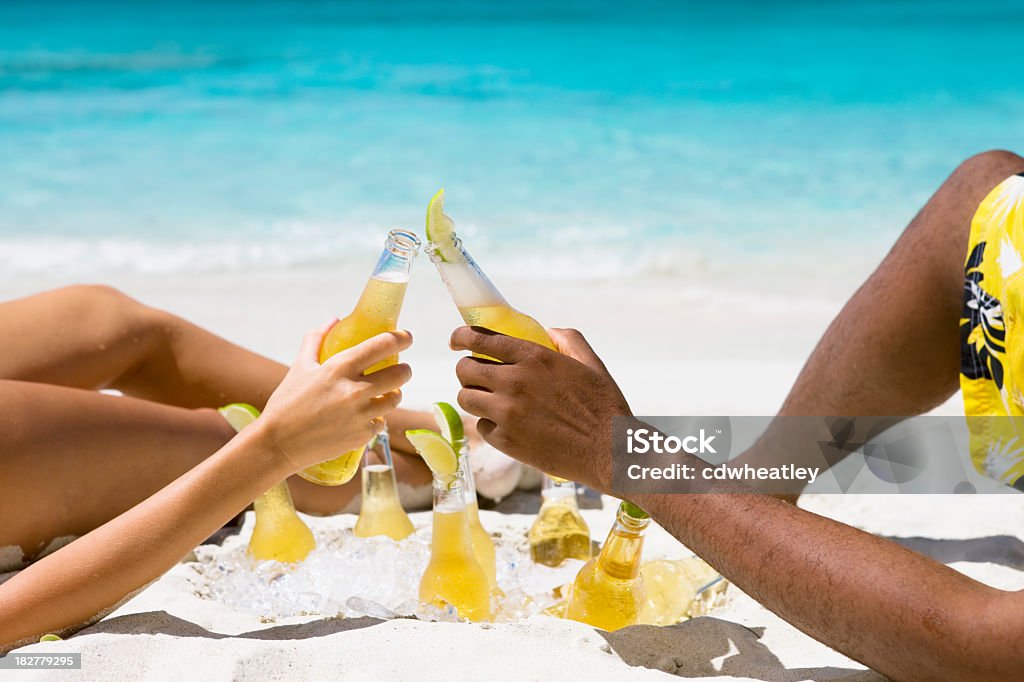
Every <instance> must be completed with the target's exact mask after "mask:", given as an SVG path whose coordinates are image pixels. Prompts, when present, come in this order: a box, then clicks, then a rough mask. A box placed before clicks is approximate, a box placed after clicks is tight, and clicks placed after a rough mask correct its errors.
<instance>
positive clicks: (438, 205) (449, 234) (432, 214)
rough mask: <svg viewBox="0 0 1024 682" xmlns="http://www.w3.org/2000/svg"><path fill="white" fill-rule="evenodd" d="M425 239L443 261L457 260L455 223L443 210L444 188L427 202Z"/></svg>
mask: <svg viewBox="0 0 1024 682" xmlns="http://www.w3.org/2000/svg"><path fill="white" fill-rule="evenodd" d="M427 241H428V242H430V248H431V250H432V251H433V253H434V254H436V255H437V257H438V258H440V259H441V260H442V261H443V262H445V263H451V262H453V261H458V260H459V250H458V249H457V248H455V243H454V242H455V223H454V222H452V219H451V218H449V217H448V216H447V215H445V212H444V189H439V190H437V194H435V195H434V197H433V198H432V199H431V200H430V203H429V204H427Z"/></svg>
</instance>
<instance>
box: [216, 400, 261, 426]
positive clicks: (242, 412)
mask: <svg viewBox="0 0 1024 682" xmlns="http://www.w3.org/2000/svg"><path fill="white" fill-rule="evenodd" d="M217 411H218V412H220V416H222V417H224V419H225V420H227V422H228V424H231V426H232V427H233V428H234V429H235V431H241V430H242V429H244V428H245V427H246V426H248V425H249V424H252V423H253V422H254V421H256V420H257V419H259V416H260V411H259V410H257V409H256V408H255V407H253V406H252V405H250V404H248V403H231V404H230V405H225V406H224V407H222V408H220V409H218V410H217Z"/></svg>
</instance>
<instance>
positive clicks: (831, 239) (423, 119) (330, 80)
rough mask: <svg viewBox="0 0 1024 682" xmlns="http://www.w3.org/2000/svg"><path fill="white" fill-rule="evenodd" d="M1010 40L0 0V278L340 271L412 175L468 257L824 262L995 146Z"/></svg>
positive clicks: (858, 11)
mask: <svg viewBox="0 0 1024 682" xmlns="http://www.w3.org/2000/svg"><path fill="white" fill-rule="evenodd" d="M1022 34H1024V3H1020V2H1012V1H1000V0H995V1H990V2H986V3H974V2H935V3H927V2H856V3H814V2H796V1H791V2H720V3H705V2H651V1H649V0H635V1H634V2H629V3H621V2H573V1H571V0H562V1H560V2H557V3H555V2H537V1H534V0H524V1H520V2H515V3H512V2H508V3H505V2H488V1H484V0H477V1H473V0H461V1H459V0H454V1H452V0H449V1H446V2H425V1H419V2H414V1H412V0H404V1H392V2H370V1H367V2H326V1H324V2H271V1H260V0H254V1H251V2H218V1H209V0H207V1H203V2H198V1H197V2H174V3H170V2H168V3H163V2H145V3H144V2H93V3H86V2H77V1H74V2H73V1H70V0H67V1H65V2H51V1H47V0H39V1H36V2H25V3H9V2H8V3H0V273H2V274H5V275H11V274H17V273H20V272H26V271H37V272H57V271H59V272H62V273H66V272H69V271H70V272H77V271H81V272H83V273H95V272H103V271H105V270H111V269H113V270H121V269H130V270H140V271H143V272H151V271H177V270H194V269H199V270H204V269H222V268H228V269H232V268H235V269H241V268H254V267H266V266H272V267H304V266H308V265H316V264H324V263H333V262H338V261H345V260H346V259H352V258H361V259H364V260H365V259H366V258H367V254H368V253H370V252H371V251H374V250H375V249H376V248H378V246H379V243H380V241H381V235H382V230H383V228H385V227H388V226H392V225H404V226H408V227H413V228H414V229H418V228H420V227H421V226H422V216H423V212H424V207H425V205H426V202H427V200H428V199H429V197H430V196H431V195H432V194H433V192H434V191H435V190H436V189H437V188H438V187H439V186H442V185H443V186H445V187H446V188H447V191H448V195H449V202H448V203H449V208H450V213H451V214H452V215H453V216H454V217H455V219H456V221H457V223H458V224H459V225H460V226H462V228H463V230H464V232H465V233H466V234H467V235H471V236H472V239H473V242H472V243H473V250H474V252H477V253H478V255H483V254H484V253H485V252H486V253H488V254H489V255H488V256H487V259H488V263H494V264H495V266H494V267H496V268H500V267H502V266H505V267H509V266H514V267H515V268H517V269H518V270H520V271H529V270H530V269H536V270H538V271H547V272H552V271H557V272H558V273H560V274H568V275H579V274H588V273H590V274H596V275H598V276H603V275H611V276H619V275H621V274H623V273H626V272H645V271H649V270H652V269H653V270H658V269H664V268H666V267H668V268H671V267H672V264H673V263H674V262H676V260H675V259H676V257H677V256H678V254H691V255H692V254H700V255H701V257H703V258H708V259H712V260H723V261H724V260H734V259H736V258H742V257H743V255H744V254H765V253H768V254H781V255H782V256H783V257H785V258H788V259H789V260H786V261H782V262H783V263H785V264H786V265H787V266H790V265H791V266H794V267H796V266H798V265H799V263H798V260H799V259H797V258H795V257H794V256H793V254H794V253H796V252H798V251H799V250H800V249H804V252H806V253H810V254H812V255H813V254H818V255H825V254H832V256H831V257H836V258H841V257H842V256H841V255H836V254H837V253H842V251H841V250H840V249H841V248H842V245H843V244H849V243H855V244H875V245H877V244H882V243H887V242H889V241H891V240H892V239H893V238H894V237H895V236H896V235H897V234H898V232H899V230H900V229H901V228H902V226H903V225H904V224H905V223H906V221H907V220H908V219H909V218H910V217H912V215H913V213H914V212H915V211H916V210H917V208H919V206H920V205H921V203H922V202H923V201H924V200H925V199H926V198H927V197H928V195H929V194H930V193H931V191H933V190H934V188H935V187H936V186H937V185H938V183H939V182H941V180H942V179H943V178H944V177H945V176H946V175H947V174H948V173H949V171H950V170H951V169H952V168H953V167H954V166H955V165H956V164H957V162H958V161H960V160H961V159H963V158H964V157H966V156H968V155H970V154H971V153H974V152H977V151H980V150H983V149H986V148H991V147H1010V148H1016V149H1018V150H1020V149H1022V148H1024V69H1022V67H1021V57H1020V36H1021V35H1022ZM801 253H803V252H801ZM501 254H514V255H515V257H514V258H499V257H497V256H499V255H501Z"/></svg>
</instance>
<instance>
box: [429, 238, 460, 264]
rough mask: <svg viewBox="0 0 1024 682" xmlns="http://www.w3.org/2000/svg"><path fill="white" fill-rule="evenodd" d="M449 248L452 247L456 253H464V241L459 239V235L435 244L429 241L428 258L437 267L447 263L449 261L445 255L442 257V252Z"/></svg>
mask: <svg viewBox="0 0 1024 682" xmlns="http://www.w3.org/2000/svg"><path fill="white" fill-rule="evenodd" d="M442 242H447V243H442ZM447 246H450V247H452V249H453V250H454V251H456V252H459V251H462V240H461V239H460V238H459V235H457V234H452V236H451V238H450V239H444V240H441V242H435V241H431V240H429V239H428V240H427V257H429V258H430V262H431V263H433V264H434V265H437V264H439V263H446V262H447V259H446V258H445V257H444V256H443V255H441V253H442V251H444V247H447Z"/></svg>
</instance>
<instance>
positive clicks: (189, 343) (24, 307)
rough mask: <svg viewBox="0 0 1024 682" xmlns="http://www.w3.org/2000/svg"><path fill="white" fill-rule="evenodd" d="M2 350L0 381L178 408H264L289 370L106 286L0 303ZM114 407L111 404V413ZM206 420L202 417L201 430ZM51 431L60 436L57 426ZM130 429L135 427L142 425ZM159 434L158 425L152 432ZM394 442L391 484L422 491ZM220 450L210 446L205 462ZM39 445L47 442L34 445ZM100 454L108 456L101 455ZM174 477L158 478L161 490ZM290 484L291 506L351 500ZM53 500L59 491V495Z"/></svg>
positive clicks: (324, 508) (317, 508)
mask: <svg viewBox="0 0 1024 682" xmlns="http://www.w3.org/2000/svg"><path fill="white" fill-rule="evenodd" d="M0 348H2V350H3V352H2V353H0V380H3V379H9V380H18V381H26V382H36V383H44V384H52V385H56V386H66V387H72V388H82V389H91V390H97V389H103V388H112V389H117V390H119V391H121V392H122V393H124V394H125V395H127V396H132V397H135V398H143V399H146V400H149V401H154V402H158V403H164V404H167V405H174V406H180V407H186V408H211V407H219V406H221V405H224V404H226V403H231V402H246V403H251V404H253V405H255V406H257V407H259V408H260V409H262V408H263V407H264V405H265V403H266V401H267V398H268V397H269V396H270V394H271V393H272V392H273V391H274V389H275V388H276V387H277V385H278V383H280V381H281V379H282V378H283V377H284V375H285V372H286V371H287V367H285V366H284V365H282V364H280V363H278V362H274V361H273V360H270V359H268V358H265V357H263V356H261V355H258V354H256V353H253V352H251V351H249V350H246V349H245V348H242V347H240V346H237V345H235V344H233V343H231V342H229V341H227V340H225V339H222V338H220V337H218V336H216V335H214V334H211V333H210V332H208V331H206V330H204V329H202V328H200V327H198V326H196V325H194V324H192V323H190V322H187V321H185V320H183V319H181V318H179V317H176V316H174V315H172V314H170V313H167V312H165V311H162V310H158V309H156V308H151V307H149V306H146V305H143V304H142V303H139V302H138V301H136V300H135V299H133V298H131V297H129V296H126V295H125V294H122V293H121V292H119V291H117V290H116V289H112V288H110V287H105V286H81V285H79V286H70V287H65V288H62V289H55V290H53V291H47V292H44V293H41V294H36V295H33V296H28V297H26V298H22V299H18V300H15V301H10V302H6V303H0ZM122 404H123V403H110V406H111V407H110V408H109V409H116V408H117V407H118V406H121V405H122ZM148 414H153V413H152V412H145V413H140V414H139V415H137V418H138V419H140V420H143V421H144V420H145V418H146V417H145V415H148ZM394 414H395V418H396V419H399V420H400V422H401V424H403V425H405V424H406V423H408V424H415V425H417V426H420V427H423V426H428V425H432V420H431V418H430V417H429V416H428V415H424V414H421V413H415V412H410V411H408V410H396V412H395V413H394ZM211 415H212V413H211V414H210V415H207V416H206V421H207V422H209V420H210V419H211ZM212 416H214V417H215V416H216V415H212ZM51 426H52V427H53V428H61V422H60V421H59V420H58V421H56V422H53V423H52V424H51ZM137 428H139V429H142V428H143V427H142V426H141V423H140V424H139V425H138V426H137ZM163 428H164V425H163V422H162V421H161V420H160V419H157V421H156V422H155V423H154V424H153V429H154V432H155V433H160V432H161V430H162V429H163ZM403 428H411V426H403ZM221 430H222V428H221V427H220V426H218V431H221ZM47 433H50V432H49V431H48V430H47V429H46V428H40V429H39V430H38V435H39V437H40V438H43V437H44V436H45V435H46V434H47ZM396 435H397V437H396V438H395V441H397V442H396V443H395V444H396V472H397V474H398V476H399V478H400V479H401V480H403V481H405V482H407V483H408V484H410V485H428V486H429V485H430V473H429V471H428V470H427V469H426V467H425V465H424V464H423V462H422V460H420V459H419V457H417V456H415V455H411V456H410V455H406V454H404V453H401V452H399V451H398V449H399V448H402V447H403V446H408V443H407V442H406V441H405V439H404V436H403V435H401V433H400V432H399V433H398V434H396ZM6 440H7V439H6V438H5V436H4V434H3V433H0V452H2V451H4V450H6V449H7V448H6V445H7V443H6ZM222 444H223V443H218V444H216V445H215V446H214V447H210V448H209V449H208V450H206V451H205V453H204V454H203V456H208V455H210V454H212V453H213V452H214V451H215V450H216V449H217V448H218V447H220V445H222ZM104 445H105V444H104ZM39 446H40V447H48V446H49V443H48V442H47V441H45V440H42V441H40V442H39ZM115 447H116V446H115ZM409 450H411V448H409ZM99 451H100V452H106V450H105V448H103V447H101V448H100V449H99ZM189 457H191V454H190V455H189ZM116 458H117V457H116V456H115V459H116ZM4 459H5V460H6V456H5V457H4ZM88 461H90V460H83V462H88ZM190 461H193V463H194V462H197V461H199V460H198V459H195V460H191V459H190ZM174 470H177V469H174ZM179 474H180V472H179V473H178V474H174V475H173V476H170V477H169V478H161V480H163V484H166V483H169V482H170V481H171V480H173V479H174V478H175V477H177V476H178V475H179ZM289 483H290V486H291V488H292V492H293V496H294V498H295V504H296V506H297V507H298V508H299V509H300V510H303V511H310V512H313V513H320V514H329V513H334V512H336V511H338V510H339V509H342V508H344V507H345V506H346V505H347V504H348V503H349V502H350V501H351V499H352V498H353V497H354V496H355V495H356V494H358V492H359V482H358V480H356V481H353V482H352V483H349V484H346V485H344V486H338V487H333V488H328V487H323V486H317V485H314V484H312V483H308V482H306V481H303V480H302V479H300V478H298V477H295V476H293V477H292V479H291V480H290V481H289ZM69 484H73V479H71V480H70V481H69ZM159 487H162V486H157V488H155V489H154V490H156V489H159ZM54 494H62V493H61V492H60V489H57V490H55V491H54ZM139 499H142V498H139ZM129 506H130V505H129ZM2 518H4V517H3V516H0V519H2ZM108 518H111V517H108ZM106 520H107V519H106V518H104V519H102V520H101V521H100V523H102V522H104V521H106Z"/></svg>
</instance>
